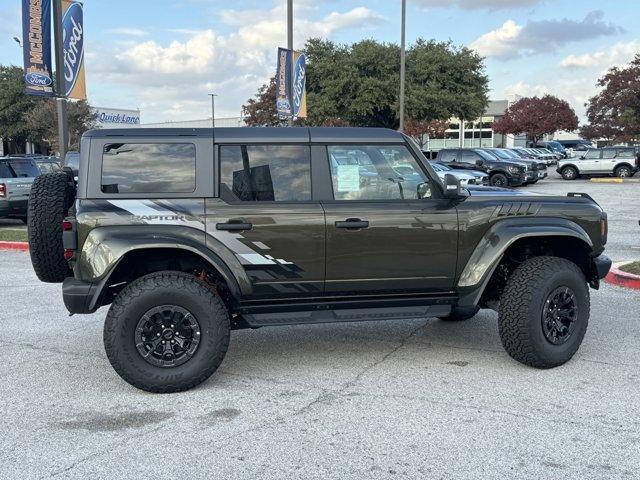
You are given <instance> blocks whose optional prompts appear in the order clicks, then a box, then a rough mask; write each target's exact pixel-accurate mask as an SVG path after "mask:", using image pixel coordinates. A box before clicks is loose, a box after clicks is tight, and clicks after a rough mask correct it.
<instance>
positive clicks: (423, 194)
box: [417, 182, 431, 198]
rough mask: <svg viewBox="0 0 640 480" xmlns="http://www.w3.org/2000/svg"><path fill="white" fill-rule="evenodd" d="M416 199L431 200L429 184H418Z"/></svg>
mask: <svg viewBox="0 0 640 480" xmlns="http://www.w3.org/2000/svg"><path fill="white" fill-rule="evenodd" d="M417 191H418V198H431V185H429V182H422V183H419V184H418V188H417Z"/></svg>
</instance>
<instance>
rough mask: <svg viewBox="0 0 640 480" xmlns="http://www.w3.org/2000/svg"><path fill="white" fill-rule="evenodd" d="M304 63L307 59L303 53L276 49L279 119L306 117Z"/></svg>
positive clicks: (305, 66) (305, 67)
mask: <svg viewBox="0 0 640 480" xmlns="http://www.w3.org/2000/svg"><path fill="white" fill-rule="evenodd" d="M306 61H307V57H306V55H305V54H304V53H303V52H296V51H293V52H292V51H291V50H287V49H286V48H278V66H277V71H276V109H277V110H278V117H279V118H283V119H284V118H290V117H293V118H306V116H307V93H306V81H307V77H306V69H307V65H306ZM292 64H293V71H292V69H291V65H292ZM292 77H293V78H292Z"/></svg>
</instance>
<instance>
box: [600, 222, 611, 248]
mask: <svg viewBox="0 0 640 480" xmlns="http://www.w3.org/2000/svg"><path fill="white" fill-rule="evenodd" d="M608 233H609V224H608V222H607V217H603V218H601V219H600V237H601V238H602V244H603V245H605V244H606V243H607V234H608Z"/></svg>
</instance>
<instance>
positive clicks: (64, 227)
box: [62, 220, 73, 232]
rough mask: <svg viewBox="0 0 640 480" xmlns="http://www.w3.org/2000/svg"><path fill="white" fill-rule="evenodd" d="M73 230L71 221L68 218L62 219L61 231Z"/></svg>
mask: <svg viewBox="0 0 640 480" xmlns="http://www.w3.org/2000/svg"><path fill="white" fill-rule="evenodd" d="M72 230H73V223H71V222H70V221H69V220H63V221H62V231H63V232H70V231H72Z"/></svg>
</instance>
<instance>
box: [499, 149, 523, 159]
mask: <svg viewBox="0 0 640 480" xmlns="http://www.w3.org/2000/svg"><path fill="white" fill-rule="evenodd" d="M500 151H501V152H502V153H504V154H505V155H507V156H508V157H509V158H517V159H519V158H520V155H518V154H517V153H516V152H513V151H511V150H500Z"/></svg>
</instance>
